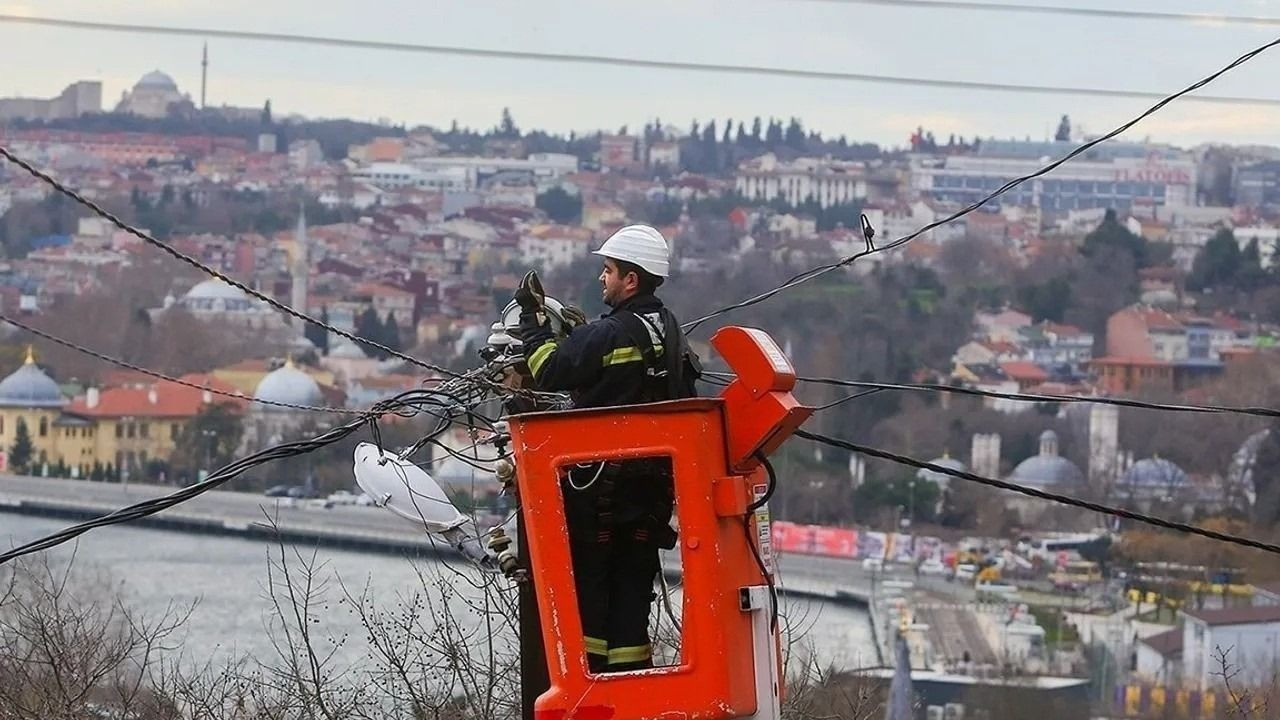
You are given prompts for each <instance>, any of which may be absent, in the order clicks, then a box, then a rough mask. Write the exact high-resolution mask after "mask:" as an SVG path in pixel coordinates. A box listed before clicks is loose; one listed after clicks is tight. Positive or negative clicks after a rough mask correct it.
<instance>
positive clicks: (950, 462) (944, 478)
mask: <svg viewBox="0 0 1280 720" xmlns="http://www.w3.org/2000/svg"><path fill="white" fill-rule="evenodd" d="M929 462H930V463H931V464H933V465H938V466H940V467H944V468H947V469H948V470H959V471H961V472H965V471H967V470H968V469H969V468H968V467H966V466H965V464H964V463H962V462H960V461H959V460H957V459H955V458H953V457H951V456H950V455H947V454H943V456H942V457H940V458H934V459H932V460H930V461H929ZM916 479H917V480H928V481H929V482H931V483H933V484H934V485H937V486H938V487H941V488H945V487H947V484H948V483H950V482H951V476H950V475H947V474H946V473H940V472H938V471H936V470H929V469H928V468H921V469H920V470H919V471H918V472H917V473H916Z"/></svg>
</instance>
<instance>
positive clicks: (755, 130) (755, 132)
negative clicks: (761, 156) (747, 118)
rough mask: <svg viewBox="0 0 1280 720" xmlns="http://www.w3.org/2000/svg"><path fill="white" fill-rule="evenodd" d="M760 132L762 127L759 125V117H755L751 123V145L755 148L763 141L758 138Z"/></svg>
mask: <svg viewBox="0 0 1280 720" xmlns="http://www.w3.org/2000/svg"><path fill="white" fill-rule="evenodd" d="M761 131H762V125H761V123H760V116H758V115H757V116H756V117H755V119H754V120H752V121H751V144H752V145H755V146H756V147H759V146H760V143H761V142H763V141H764V138H762V137H760V133H761Z"/></svg>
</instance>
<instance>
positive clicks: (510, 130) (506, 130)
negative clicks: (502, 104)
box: [498, 108, 520, 138]
mask: <svg viewBox="0 0 1280 720" xmlns="http://www.w3.org/2000/svg"><path fill="white" fill-rule="evenodd" d="M498 136H499V137H504V138H518V137H520V128H518V127H516V121H515V119H514V118H512V117H511V108H502V120H501V121H500V122H499V124H498Z"/></svg>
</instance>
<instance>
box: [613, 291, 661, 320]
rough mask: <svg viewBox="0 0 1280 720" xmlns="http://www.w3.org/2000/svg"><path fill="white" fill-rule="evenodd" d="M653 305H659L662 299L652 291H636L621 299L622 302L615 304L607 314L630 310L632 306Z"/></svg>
mask: <svg viewBox="0 0 1280 720" xmlns="http://www.w3.org/2000/svg"><path fill="white" fill-rule="evenodd" d="M654 305H658V306H661V305H662V301H661V300H659V299H658V298H657V297H656V296H655V295H654V294H653V293H637V294H635V295H632V296H631V297H629V298H627V299H626V300H623V301H622V302H620V303H618V304H617V306H616V307H614V308H613V309H612V310H610V311H609V312H608V313H607V314H608V315H613V314H614V313H617V312H621V311H623V310H631V309H632V308H633V307H646V306H654Z"/></svg>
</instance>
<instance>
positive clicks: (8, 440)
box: [0, 348, 96, 473]
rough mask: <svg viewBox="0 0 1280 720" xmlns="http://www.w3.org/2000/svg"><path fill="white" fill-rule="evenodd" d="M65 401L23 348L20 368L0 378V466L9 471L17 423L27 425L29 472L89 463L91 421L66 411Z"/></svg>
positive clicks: (53, 383) (51, 381) (90, 454)
mask: <svg viewBox="0 0 1280 720" xmlns="http://www.w3.org/2000/svg"><path fill="white" fill-rule="evenodd" d="M67 404H68V401H67V398H66V397H64V396H63V394H62V390H61V389H60V388H59V387H58V384H57V383H56V382H54V381H53V378H51V377H49V376H48V375H47V374H45V372H44V371H43V370H41V369H40V366H39V365H37V364H36V360H35V355H34V353H32V351H31V348H27V359H26V362H24V363H23V364H22V367H20V368H18V369H17V370H15V371H14V372H13V373H11V374H10V375H9V376H8V377H6V378H5V379H4V380H0V447H2V448H3V451H4V452H3V462H0V469H3V470H6V471H8V470H9V453H10V452H11V451H12V449H13V445H14V441H16V440H17V438H18V425H19V423H23V424H25V425H26V426H27V433H28V435H30V437H31V459H30V462H29V464H28V466H29V469H30V470H31V471H32V472H36V473H39V472H42V471H43V470H44V466H45V465H46V464H48V465H54V464H57V463H58V462H59V461H61V462H64V463H66V464H67V465H68V466H70V467H74V468H82V467H84V466H85V465H86V463H87V464H88V466H92V465H93V458H92V451H91V450H89V448H90V447H91V446H92V443H93V441H94V439H95V435H96V430H95V428H94V426H93V423H92V422H91V421H89V420H87V419H85V418H82V417H77V416H75V415H71V414H68V413H66V412H65V411H64V410H65V408H66V406H67Z"/></svg>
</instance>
